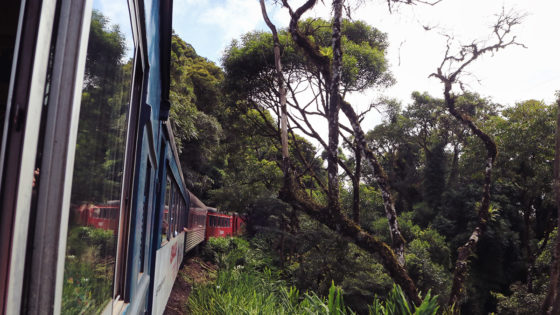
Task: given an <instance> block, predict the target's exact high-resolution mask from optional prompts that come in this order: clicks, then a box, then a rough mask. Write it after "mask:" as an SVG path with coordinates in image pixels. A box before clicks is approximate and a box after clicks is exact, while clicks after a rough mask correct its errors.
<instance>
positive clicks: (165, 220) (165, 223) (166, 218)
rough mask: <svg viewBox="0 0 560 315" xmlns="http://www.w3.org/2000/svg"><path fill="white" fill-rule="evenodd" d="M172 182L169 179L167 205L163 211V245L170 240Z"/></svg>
mask: <svg viewBox="0 0 560 315" xmlns="http://www.w3.org/2000/svg"><path fill="white" fill-rule="evenodd" d="M170 194H171V182H170V181H169V178H167V184H166V186H165V204H164V209H163V219H162V222H161V245H163V244H165V243H166V242H167V240H168V235H167V230H168V227H169V203H170V199H171V195H170Z"/></svg>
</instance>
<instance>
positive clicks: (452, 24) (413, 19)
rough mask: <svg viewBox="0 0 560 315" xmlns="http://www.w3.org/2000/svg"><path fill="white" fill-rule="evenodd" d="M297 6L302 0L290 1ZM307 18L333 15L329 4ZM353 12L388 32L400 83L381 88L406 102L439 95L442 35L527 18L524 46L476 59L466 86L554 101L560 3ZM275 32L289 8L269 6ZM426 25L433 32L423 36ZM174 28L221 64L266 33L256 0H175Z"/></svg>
mask: <svg viewBox="0 0 560 315" xmlns="http://www.w3.org/2000/svg"><path fill="white" fill-rule="evenodd" d="M292 2H293V3H294V5H293V6H294V7H295V6H296V5H297V3H298V2H299V3H301V2H302V1H301V0H299V1H291V3H292ZM324 2H325V3H324V4H323V3H321V2H320V1H319V4H318V5H317V6H316V7H315V8H314V10H313V12H311V13H310V14H307V15H305V16H304V18H306V17H328V16H329V14H330V12H331V11H330V7H329V5H330V1H328V0H326V1H324ZM361 2H365V4H362V5H361V6H360V7H358V8H354V9H353V10H352V14H351V15H352V18H353V19H354V20H363V21H365V22H367V23H368V24H370V25H373V26H375V27H377V28H378V29H380V30H381V31H383V32H386V33H387V34H388V39H389V43H390V46H389V49H388V52H387V57H388V60H389V63H390V70H391V72H392V73H393V74H394V76H395V78H396V80H397V83H396V84H395V85H394V86H392V87H390V88H388V89H387V90H385V91H383V94H384V95H387V96H389V97H393V98H396V99H398V100H400V101H401V102H402V103H403V104H406V103H408V102H410V94H411V93H412V92H413V91H421V92H424V91H426V92H428V93H430V94H432V95H434V96H441V95H442V85H441V83H440V82H438V81H437V80H436V79H434V78H428V76H429V75H430V74H431V73H432V72H434V71H435V70H436V68H437V66H438V65H439V63H440V62H441V60H442V58H443V54H444V49H445V37H444V36H443V34H452V35H453V36H454V38H455V39H456V40H457V41H459V42H465V43H466V42H470V41H472V40H481V41H484V40H487V39H488V38H489V35H490V34H491V29H490V26H491V25H492V23H493V22H494V21H495V19H496V16H495V15H496V14H498V13H499V12H501V10H502V9H505V10H506V11H509V10H515V11H517V12H520V13H521V14H524V15H526V17H525V18H524V22H523V23H522V24H521V25H519V26H517V28H516V29H514V32H515V34H516V36H517V38H518V40H519V41H520V42H521V43H523V44H525V45H526V46H527V48H522V47H510V48H507V49H506V50H503V51H500V52H497V53H495V54H494V56H491V55H488V56H485V57H483V58H480V60H477V61H476V62H475V63H474V64H473V65H472V66H471V67H469V69H468V70H469V72H470V73H471V74H472V75H469V76H468V77H466V78H465V81H466V82H467V84H468V89H469V90H471V91H474V92H477V93H479V94H481V95H482V96H484V97H489V98H491V99H492V100H493V101H495V102H498V103H501V104H503V105H506V106H511V105H513V104H515V103H516V102H519V101H523V100H527V99H537V100H544V101H545V102H547V103H550V102H552V101H554V99H555V96H554V93H555V91H556V90H560V62H558V60H559V58H560V41H559V40H558V35H557V34H558V32H559V31H560V19H558V17H557V14H558V12H560V1H558V0H532V1H529V0H507V1H506V0H499V1H498V0H469V1H466V0H443V1H442V2H440V3H438V4H437V5H435V6H429V5H420V4H419V5H400V6H399V7H397V8H394V10H392V13H390V12H389V10H388V8H387V3H386V1H385V0H370V1H361ZM267 5H268V11H269V15H270V16H271V18H272V20H273V22H274V23H275V24H276V25H277V27H286V26H287V25H288V22H289V16H288V14H287V11H286V9H284V8H280V7H278V6H274V5H272V3H271V2H268V3H267ZM423 26H427V27H429V28H430V29H431V30H430V31H426V30H425V29H424V27H423ZM173 28H174V29H175V32H176V33H177V34H178V35H179V36H180V37H181V38H183V39H184V40H185V41H187V42H188V43H190V44H191V45H193V47H194V48H195V49H196V51H197V53H198V54H199V55H201V56H204V57H206V58H208V59H210V60H212V61H214V62H216V63H217V64H220V58H221V56H222V53H223V51H224V49H225V48H226V47H227V46H228V45H229V44H230V43H231V41H232V40H233V39H236V38H239V37H240V36H241V35H242V34H244V33H246V32H249V31H253V30H265V31H266V30H268V29H267V27H266V25H265V24H264V22H263V21H262V16H261V12H260V6H259V3H258V0H175V1H174V16H173ZM377 96H378V95H377V93H376V92H374V91H367V92H366V93H364V94H358V95H353V96H351V100H352V101H355V102H363V103H368V102H371V101H373V100H374V98H375V97H377Z"/></svg>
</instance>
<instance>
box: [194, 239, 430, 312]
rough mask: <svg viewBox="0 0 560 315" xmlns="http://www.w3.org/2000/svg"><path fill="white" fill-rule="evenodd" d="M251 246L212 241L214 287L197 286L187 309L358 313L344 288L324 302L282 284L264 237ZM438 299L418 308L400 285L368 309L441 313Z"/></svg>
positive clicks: (207, 254) (236, 241)
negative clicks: (216, 267) (261, 242)
mask: <svg viewBox="0 0 560 315" xmlns="http://www.w3.org/2000/svg"><path fill="white" fill-rule="evenodd" d="M252 242H253V244H250V243H249V242H247V241H246V240H244V239H241V238H212V239H210V240H209V242H208V243H207V244H206V246H205V248H204V249H203V251H204V253H203V256H205V257H206V258H209V259H214V262H216V263H218V264H219V265H220V270H219V272H218V277H217V279H216V281H215V282H214V283H208V284H204V285H202V286H199V287H195V288H194V290H193V292H192V293H191V295H190V297H189V302H188V304H187V307H188V309H189V311H190V312H191V313H193V314H232V315H233V314H294V315H295V314H332V315H346V314H355V312H354V311H353V310H352V309H350V308H348V307H346V306H345V304H344V297H343V292H342V290H341V289H340V288H339V287H337V286H335V285H334V282H331V284H330V287H329V290H328V293H327V294H326V296H325V297H324V298H322V297H320V296H318V295H317V294H315V293H313V292H307V293H304V294H300V291H299V290H298V289H296V288H295V287H293V286H288V284H287V282H286V281H284V280H281V275H280V273H281V271H280V270H278V269H276V268H274V269H270V268H268V267H267V266H268V265H270V266H273V265H272V264H270V263H271V261H270V260H271V257H270V256H269V254H267V252H266V249H264V248H261V247H260V246H259V238H254V239H253V240H252ZM251 245H253V246H251ZM437 310H438V305H437V300H436V298H435V297H431V295H430V294H428V295H427V296H426V298H425V299H424V301H423V303H422V304H421V305H420V306H418V307H415V306H413V305H411V303H410V302H409V301H408V300H407V298H406V296H405V295H404V293H403V292H402V290H401V289H400V288H399V287H398V286H394V287H393V289H392V290H390V292H389V295H388V298H387V300H386V301H381V300H380V299H378V298H375V299H374V300H373V303H372V304H371V305H369V306H368V313H369V314H372V315H373V314H375V315H378V314H379V315H397V314H398V315H412V314H415V315H435V314H436V312H437Z"/></svg>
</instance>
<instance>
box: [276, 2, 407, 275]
mask: <svg viewBox="0 0 560 315" xmlns="http://www.w3.org/2000/svg"><path fill="white" fill-rule="evenodd" d="M316 2H317V0H307V1H306V2H305V3H304V4H303V5H302V6H301V7H299V8H298V9H297V10H296V11H295V12H294V11H292V10H291V8H290V7H289V4H288V3H287V1H286V0H283V1H282V3H283V4H284V6H286V7H288V8H290V15H291V17H292V18H291V20H290V26H289V29H290V34H291V35H292V39H293V40H294V42H295V43H296V44H297V45H298V46H299V47H300V48H301V49H302V50H303V51H304V53H305V54H306V55H307V57H308V58H309V60H310V61H311V62H313V64H315V66H317V68H318V69H319V71H320V72H321V74H322V75H323V78H324V80H325V82H326V84H327V85H329V86H330V82H331V81H332V78H333V73H332V72H331V68H330V60H329V58H328V57H327V56H325V55H323V54H321V52H320V51H319V49H318V48H317V46H316V45H315V43H313V42H311V41H310V40H309V39H308V38H307V36H305V35H304V34H302V33H301V31H300V30H299V28H298V22H299V18H300V17H301V15H302V14H303V13H305V12H306V11H307V10H309V9H311V8H312V7H313V6H314V5H315V4H316ZM333 54H334V51H333ZM332 96H333V95H332V94H331V95H330V97H331V98H332ZM335 96H336V97H337V98H338V99H339V100H338V102H339V103H340V108H341V109H342V111H343V112H344V114H345V115H346V117H348V120H350V124H351V125H352V130H353V131H354V133H355V137H356V139H357V140H358V141H357V143H358V147H359V148H360V150H361V151H362V153H363V156H364V157H365V158H366V160H367V161H368V162H369V163H370V165H371V167H372V168H373V170H374V175H375V179H376V182H377V184H378V186H379V188H380V190H381V194H382V196H383V205H384V208H385V214H386V215H387V219H388V221H389V230H390V232H391V241H392V247H393V250H394V251H395V255H396V256H397V257H398V262H399V264H400V265H401V266H404V263H405V260H404V244H405V242H404V238H403V237H402V234H401V232H400V229H399V226H398V220H397V212H396V211H395V204H394V201H393V198H392V194H391V191H390V188H389V181H388V179H387V175H385V172H384V171H383V168H382V167H381V164H379V162H378V161H377V158H376V157H375V154H374V153H373V151H371V150H370V149H369V148H368V146H367V143H366V140H365V134H364V132H363V130H362V128H361V126H360V123H359V119H358V115H356V113H355V112H354V109H353V108H352V106H351V105H350V104H349V103H347V102H346V101H344V100H343V99H342V98H341V96H340V95H339V94H337V95H335Z"/></svg>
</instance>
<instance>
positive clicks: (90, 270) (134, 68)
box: [0, 0, 206, 314]
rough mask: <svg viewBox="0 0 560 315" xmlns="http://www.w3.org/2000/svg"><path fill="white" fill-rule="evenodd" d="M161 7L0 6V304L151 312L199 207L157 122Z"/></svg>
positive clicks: (165, 45) (162, 91)
mask: <svg viewBox="0 0 560 315" xmlns="http://www.w3.org/2000/svg"><path fill="white" fill-rule="evenodd" d="M171 10H172V0H12V1H3V2H2V3H1V4H0V12H2V22H1V23H0V24H1V25H2V27H0V32H2V33H1V35H2V36H0V54H1V56H2V58H1V64H0V69H1V70H0V126H2V129H1V130H0V141H1V150H0V209H1V213H0V313H1V314H30V313H33V314H53V313H54V314H60V313H63V314H77V313H80V314H145V313H151V314H162V313H163V310H164V308H165V304H166V302H167V299H168V297H169V294H170V291H171V287H172V285H173V282H174V280H175V277H176V275H177V271H178V268H179V265H180V264H181V260H182V258H183V255H184V253H185V250H188V249H191V248H192V247H194V246H196V245H197V244H198V242H199V241H198V239H196V241H191V242H186V241H185V240H186V239H193V238H192V236H190V237H189V231H195V230H196V229H192V228H190V227H192V226H193V224H195V223H196V222H199V221H200V222H204V220H205V218H202V219H201V218H200V216H204V215H205V211H206V209H205V206H204V204H203V203H201V202H200V201H199V200H198V199H196V197H194V196H192V194H191V193H190V192H189V191H187V189H186V188H185V184H184V183H185V181H184V179H183V177H182V176H183V175H182V171H181V166H180V164H179V162H178V158H177V151H176V149H175V145H174V142H173V133H172V131H171V128H170V124H169V122H168V116H169V110H170V106H171V104H170V102H169V80H170V79H169V71H170V45H171V16H172V14H171ZM191 199H193V200H195V199H196V200H195V202H194V203H192V202H191ZM193 205H195V206H194V208H193ZM189 208H193V209H196V211H194V210H193V211H190V212H189ZM193 220H194V221H193ZM199 230H202V235H204V227H198V230H196V231H197V233H198V234H201V233H200V231H199ZM198 234H197V235H198ZM193 235H194V234H193Z"/></svg>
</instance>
